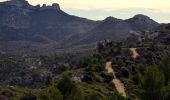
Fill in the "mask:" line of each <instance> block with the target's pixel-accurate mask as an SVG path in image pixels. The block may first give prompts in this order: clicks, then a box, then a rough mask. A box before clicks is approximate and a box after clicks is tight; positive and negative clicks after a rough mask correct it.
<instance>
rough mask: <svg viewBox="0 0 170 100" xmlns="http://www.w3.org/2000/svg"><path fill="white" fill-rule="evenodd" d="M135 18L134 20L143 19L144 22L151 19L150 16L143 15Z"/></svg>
mask: <svg viewBox="0 0 170 100" xmlns="http://www.w3.org/2000/svg"><path fill="white" fill-rule="evenodd" d="M133 18H134V19H141V20H143V19H146V20H149V19H150V18H149V17H148V16H145V15H142V14H138V15H135V16H134V17H133Z"/></svg>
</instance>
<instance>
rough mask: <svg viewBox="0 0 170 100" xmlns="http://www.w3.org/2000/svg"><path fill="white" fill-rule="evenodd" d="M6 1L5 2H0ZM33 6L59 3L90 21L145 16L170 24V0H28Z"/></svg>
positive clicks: (70, 12)
mask: <svg viewBox="0 0 170 100" xmlns="http://www.w3.org/2000/svg"><path fill="white" fill-rule="evenodd" d="M0 1H5V0H0ZM28 1H29V3H31V4H33V5H37V4H47V5H51V4H52V3H59V4H60V7H61V9H63V10H64V11H65V12H67V13H69V14H72V15H77V16H81V17H86V18H89V19H94V20H98V19H104V18H105V17H108V16H113V17H117V18H121V19H127V18H130V17H132V16H134V15H135V14H145V15H148V16H149V17H151V18H152V19H154V20H156V21H158V22H161V23H170V0H28Z"/></svg>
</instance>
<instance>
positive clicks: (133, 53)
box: [130, 48, 139, 59]
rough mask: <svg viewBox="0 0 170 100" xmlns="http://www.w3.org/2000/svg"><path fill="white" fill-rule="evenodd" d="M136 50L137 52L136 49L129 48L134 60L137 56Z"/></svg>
mask: <svg viewBox="0 0 170 100" xmlns="http://www.w3.org/2000/svg"><path fill="white" fill-rule="evenodd" d="M136 50H137V48H130V51H131V52H132V58H133V59H136V58H137V57H138V56H139V54H138V52H137V51H136Z"/></svg>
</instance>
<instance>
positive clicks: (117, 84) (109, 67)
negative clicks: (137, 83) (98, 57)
mask: <svg viewBox="0 0 170 100" xmlns="http://www.w3.org/2000/svg"><path fill="white" fill-rule="evenodd" d="M106 70H107V72H108V73H112V74H113V76H114V79H113V80H112V82H113V83H114V85H115V87H116V90H117V91H118V92H119V93H120V94H122V96H124V97H126V92H125V87H124V84H123V83H122V82H121V81H120V80H119V79H117V78H116V75H115V71H114V69H113V68H112V62H111V61H108V62H106Z"/></svg>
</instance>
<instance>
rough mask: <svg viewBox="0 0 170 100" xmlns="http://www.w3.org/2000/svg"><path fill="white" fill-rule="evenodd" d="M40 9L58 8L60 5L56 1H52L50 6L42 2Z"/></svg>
mask: <svg viewBox="0 0 170 100" xmlns="http://www.w3.org/2000/svg"><path fill="white" fill-rule="evenodd" d="M42 9H55V10H60V6H59V4H58V3H53V4H52V6H47V5H46V4H43V6H42Z"/></svg>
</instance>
